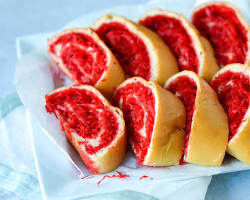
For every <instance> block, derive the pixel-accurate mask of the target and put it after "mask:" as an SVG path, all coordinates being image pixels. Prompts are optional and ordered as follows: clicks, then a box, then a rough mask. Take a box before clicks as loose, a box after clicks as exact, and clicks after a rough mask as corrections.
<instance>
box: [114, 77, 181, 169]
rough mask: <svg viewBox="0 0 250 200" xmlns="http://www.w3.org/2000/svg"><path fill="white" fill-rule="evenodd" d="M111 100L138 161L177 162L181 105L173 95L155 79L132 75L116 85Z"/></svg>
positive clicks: (149, 164) (141, 162) (158, 164)
mask: <svg viewBox="0 0 250 200" xmlns="http://www.w3.org/2000/svg"><path fill="white" fill-rule="evenodd" d="M113 103H114V105H116V106H118V107H120V108H121V110H122V111H123V114H124V118H125V123H126V127H127V132H128V138H129V141H130V144H131V147H132V149H133V151H134V153H135V156H136V157H137V159H138V164H141V165H148V166H168V165H175V164H178V163H179V161H180V159H181V156H182V152H183V147H184V139H185V136H184V134H185V133H184V130H183V128H184V126H185V108H184V105H183V104H182V102H181V101H180V100H179V99H178V98H177V97H175V96H174V95H173V94H172V93H171V92H168V91H166V90H164V89H163V88H162V87H160V86H159V85H158V84H157V83H154V82H147V81H145V80H144V79H142V78H139V77H134V78H130V79H127V80H126V81H124V82H123V83H122V84H121V85H120V86H119V87H118V88H117V89H116V91H115V93H114V96H113Z"/></svg>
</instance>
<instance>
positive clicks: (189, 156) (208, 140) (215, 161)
mask: <svg viewBox="0 0 250 200" xmlns="http://www.w3.org/2000/svg"><path fill="white" fill-rule="evenodd" d="M165 88H166V89H167V90H169V91H171V92H172V93H173V94H175V95H176V96H177V97H178V98H179V99H180V100H181V101H182V102H183V103H184V105H185V108H186V112H187V119H186V126H185V132H186V140H185V148H184V154H183V161H184V162H189V163H194V164H199V165H208V166H218V165H221V163H222V161H223V158H224V155H225V151H226V147H227V141H228V122H227V116H226V113H225V111H224V110H223V107H222V106H221V104H220V102H219V100H218V98H217V95H216V93H215V91H214V90H213V89H212V88H211V87H210V86H209V85H208V83H207V82H206V81H205V80H203V79H202V78H201V77H199V76H198V75H197V74H195V73H194V72H191V71H183V72H180V73H178V74H176V75H174V76H172V77H171V78H170V79H169V80H168V81H167V82H166V84H165Z"/></svg>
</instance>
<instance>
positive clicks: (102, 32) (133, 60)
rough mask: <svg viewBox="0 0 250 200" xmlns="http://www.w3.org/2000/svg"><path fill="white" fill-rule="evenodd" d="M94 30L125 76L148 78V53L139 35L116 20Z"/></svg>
mask: <svg viewBox="0 0 250 200" xmlns="http://www.w3.org/2000/svg"><path fill="white" fill-rule="evenodd" d="M96 32H97V34H98V35H99V36H100V37H101V38H102V40H103V41H104V42H105V43H106V45H107V46H108V47H109V48H110V49H111V51H112V52H113V54H114V55H115V56H116V58H117V59H118V61H119V63H120V64H121V66H122V67H123V69H124V71H125V73H126V75H127V76H129V77H132V76H140V77H142V78H144V79H146V80H150V78H151V74H152V72H151V67H150V59H149V54H148V51H147V48H146V46H145V44H144V42H143V41H142V40H141V39H140V38H139V37H137V36H136V35H135V34H133V33H131V32H130V31H129V30H128V29H127V28H126V27H125V26H124V25H122V24H120V23H118V22H111V23H104V24H102V25H101V26H100V27H99V28H98V29H97V30H96Z"/></svg>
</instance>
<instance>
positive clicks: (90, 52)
mask: <svg viewBox="0 0 250 200" xmlns="http://www.w3.org/2000/svg"><path fill="white" fill-rule="evenodd" d="M49 52H50V53H51V54H54V56H56V57H57V58H58V59H60V60H61V62H62V64H63V65H64V66H65V67H66V68H67V70H68V71H69V72H70V74H71V75H72V79H73V80H75V81H77V82H78V83H81V84H90V85H95V84H96V83H97V82H98V80H99V79H100V78H101V76H102V74H103V73H104V71H105V70H106V69H107V57H106V53H105V51H104V50H103V48H102V47H101V46H99V45H98V44H97V43H96V42H95V41H94V40H93V38H91V37H90V36H89V35H87V34H84V33H74V32H71V33H65V34H64V35H61V36H60V37H59V38H58V39H57V40H56V41H54V42H53V43H51V44H50V46H49ZM57 64H58V63H57Z"/></svg>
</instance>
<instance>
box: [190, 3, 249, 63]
mask: <svg viewBox="0 0 250 200" xmlns="http://www.w3.org/2000/svg"><path fill="white" fill-rule="evenodd" d="M192 21H193V24H194V25H195V26H196V28H197V29H198V30H199V31H200V33H201V35H203V36H205V37H206V38H207V39H208V40H209V41H210V42H211V44H212V45H213V47H214V49H215V57H216V58H217V61H218V63H219V64H220V65H221V66H225V65H227V64H231V63H242V64H244V63H245V64H250V26H249V25H248V23H247V21H246V20H245V19H244V18H243V16H242V14H241V12H240V10H239V9H238V8H236V7H235V6H233V5H232V4H230V3H228V2H209V3H205V4H202V5H200V6H198V7H197V8H195V10H194V12H193V14H192Z"/></svg>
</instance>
